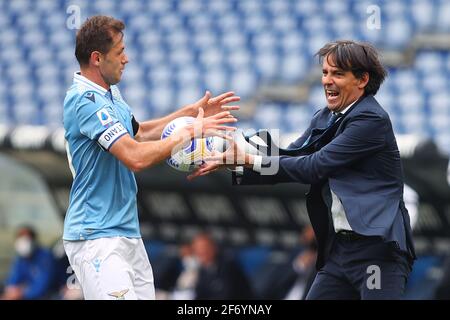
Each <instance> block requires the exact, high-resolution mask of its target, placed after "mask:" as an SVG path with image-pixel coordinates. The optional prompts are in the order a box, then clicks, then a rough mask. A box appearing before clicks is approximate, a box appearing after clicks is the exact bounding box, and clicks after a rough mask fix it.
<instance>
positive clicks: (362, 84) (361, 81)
mask: <svg viewBox="0 0 450 320" xmlns="http://www.w3.org/2000/svg"><path fill="white" fill-rule="evenodd" d="M358 80H359V83H358V88H359V89H364V88H365V87H366V86H367V83H369V73H368V72H364V73H363V74H362V75H361V78H359V79H358Z"/></svg>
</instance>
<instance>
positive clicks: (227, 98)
mask: <svg viewBox="0 0 450 320" xmlns="http://www.w3.org/2000/svg"><path fill="white" fill-rule="evenodd" d="M239 100H241V98H240V97H238V96H235V95H234V92H233V91H228V92H225V93H222V94H220V95H218V96H216V97H213V98H211V92H209V91H206V93H205V95H204V96H203V97H202V98H201V99H200V100H198V101H197V102H195V103H193V104H192V107H193V108H194V110H199V109H200V108H203V110H204V111H205V117H210V116H213V115H216V114H218V113H220V112H223V111H232V110H239V108H240V107H239V106H237V105H230V106H227V105H226V104H228V103H232V102H237V101H239Z"/></svg>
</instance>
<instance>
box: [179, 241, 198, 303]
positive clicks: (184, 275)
mask: <svg viewBox="0 0 450 320" xmlns="http://www.w3.org/2000/svg"><path fill="white" fill-rule="evenodd" d="M179 255H180V261H181V272H180V274H179V275H178V278H177V280H176V283H175V288H174V290H173V292H172V299H173V300H193V299H194V298H195V287H196V285H197V281H198V273H199V269H200V263H199V261H198V259H197V257H196V256H195V253H194V249H193V247H192V244H191V243H184V244H182V245H181V246H180V249H179Z"/></svg>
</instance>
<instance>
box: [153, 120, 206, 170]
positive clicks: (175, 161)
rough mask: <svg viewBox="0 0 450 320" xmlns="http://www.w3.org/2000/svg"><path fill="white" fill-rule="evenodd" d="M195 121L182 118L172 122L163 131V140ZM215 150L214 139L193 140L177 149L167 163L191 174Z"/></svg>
mask: <svg viewBox="0 0 450 320" xmlns="http://www.w3.org/2000/svg"><path fill="white" fill-rule="evenodd" d="M194 121H195V118H193V117H180V118H176V119H174V120H172V121H171V122H169V123H168V124H167V125H166V126H165V128H164V129H163V131H162V134H161V139H165V138H167V137H168V136H170V135H171V134H173V133H174V132H177V131H178V130H180V129H181V128H183V127H185V126H187V125H188V124H192V123H193V122H194ZM213 150H214V138H213V137H207V138H200V139H192V140H191V141H189V142H188V143H187V144H186V145H183V146H182V148H181V149H180V148H176V150H174V151H173V152H172V155H171V156H170V157H169V158H168V159H167V160H166V162H167V164H168V165H169V166H171V167H172V168H174V169H176V170H178V171H183V172H190V171H193V170H194V169H195V168H197V167H198V166H200V165H201V164H202V163H204V158H206V157H208V156H209V155H211V152H212V151H213Z"/></svg>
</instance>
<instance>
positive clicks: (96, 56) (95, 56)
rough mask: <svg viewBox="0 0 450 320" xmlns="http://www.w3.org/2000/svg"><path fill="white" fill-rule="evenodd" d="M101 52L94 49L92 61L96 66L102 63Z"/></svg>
mask: <svg viewBox="0 0 450 320" xmlns="http://www.w3.org/2000/svg"><path fill="white" fill-rule="evenodd" d="M100 59H101V54H100V52H98V51H92V53H91V58H90V63H91V64H92V65H94V66H96V67H98V66H99V65H100Z"/></svg>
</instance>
